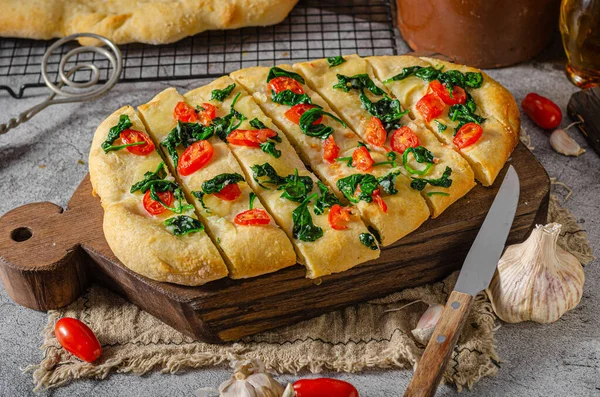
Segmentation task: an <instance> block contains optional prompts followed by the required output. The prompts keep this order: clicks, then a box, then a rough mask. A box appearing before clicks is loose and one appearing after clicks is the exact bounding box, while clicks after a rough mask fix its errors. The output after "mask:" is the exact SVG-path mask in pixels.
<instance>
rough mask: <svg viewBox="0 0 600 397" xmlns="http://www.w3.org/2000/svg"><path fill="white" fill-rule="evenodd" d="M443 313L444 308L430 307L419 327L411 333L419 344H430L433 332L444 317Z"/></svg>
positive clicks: (441, 306) (422, 317)
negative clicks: (441, 317) (442, 316)
mask: <svg viewBox="0 0 600 397" xmlns="http://www.w3.org/2000/svg"><path fill="white" fill-rule="evenodd" d="M442 311H444V306H443V305H438V304H436V305H431V306H429V308H428V309H427V310H425V312H424V313H423V314H422V315H421V318H420V319H419V322H418V323H417V327H416V328H415V329H413V330H412V331H411V333H412V334H413V336H414V337H415V339H416V340H417V341H418V342H419V343H422V344H424V345H426V344H427V343H428V342H429V339H431V335H433V330H434V329H435V326H436V325H437V323H438V321H439V319H440V316H441V315H442Z"/></svg>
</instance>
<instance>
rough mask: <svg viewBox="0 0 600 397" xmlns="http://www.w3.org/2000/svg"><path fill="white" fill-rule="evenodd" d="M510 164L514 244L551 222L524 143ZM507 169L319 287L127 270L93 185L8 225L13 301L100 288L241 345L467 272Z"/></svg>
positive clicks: (541, 176)
mask: <svg viewBox="0 0 600 397" xmlns="http://www.w3.org/2000/svg"><path fill="white" fill-rule="evenodd" d="M509 162H510V163H512V164H513V165H514V167H515V168H516V170H517V172H518V174H519V177H520V180H521V197H520V200H519V207H518V209H517V214H516V217H515V220H514V223H513V226H512V230H511V233H510V236H509V238H508V243H509V244H513V243H516V242H520V241H522V240H524V239H525V238H526V237H527V236H528V234H529V232H530V231H531V229H532V227H533V226H534V225H535V224H536V223H545V222H546V216H547V211H548V201H549V193H550V180H549V178H548V175H547V174H546V171H545V170H544V168H543V167H542V166H541V164H540V163H538V162H537V160H536V159H535V158H534V157H533V155H532V154H531V152H529V150H527V148H525V146H523V145H522V144H519V145H518V146H517V148H516V149H515V151H514V153H513V155H512V158H511V160H509ZM506 168H507V167H505V169H504V170H503V171H502V173H501V174H500V176H499V177H498V178H497V181H496V183H495V184H494V185H493V186H492V187H490V188H484V187H482V186H479V185H478V186H476V187H475V188H474V189H473V190H471V192H469V193H468V194H467V195H466V196H465V197H463V198H462V199H460V200H459V201H458V202H456V203H455V204H453V205H452V206H451V207H450V208H449V209H448V210H446V211H445V212H444V213H443V214H442V215H441V216H440V217H438V218H437V219H430V220H428V221H427V222H425V223H424V224H423V225H422V226H421V227H420V228H419V229H418V230H417V231H415V232H413V233H412V234H410V235H409V236H407V237H405V238H403V239H401V240H400V241H398V242H397V243H396V244H394V245H392V246H390V247H386V248H385V249H383V250H382V252H381V257H380V258H379V259H377V260H375V261H371V262H367V263H365V264H362V265H360V266H357V267H355V268H353V269H350V270H348V271H346V272H343V273H339V274H334V275H331V276H327V277H324V278H322V279H321V280H319V281H315V280H309V279H306V278H305V271H304V268H303V267H302V266H300V265H296V266H292V267H291V268H287V269H283V270H281V271H278V272H276V273H273V274H268V275H264V276H261V277H256V278H252V279H246V280H230V279H225V280H218V281H215V282H212V283H209V284H207V285H204V286H201V287H184V286H180V285H174V284H169V283H161V282H156V281H153V280H150V279H147V278H145V277H143V276H140V275H138V274H136V273H134V272H132V271H130V270H129V269H127V268H126V267H125V266H124V265H123V264H121V262H119V260H118V259H117V258H116V257H115V256H114V255H113V253H112V251H111V250H110V248H109V247H108V245H107V243H106V240H105V239H104V235H103V232H102V217H103V210H102V207H101V206H100V200H99V199H98V198H96V197H93V196H92V187H91V184H90V180H89V177H86V178H85V179H84V180H83V182H82V183H81V185H79V187H78V188H77V190H76V191H75V193H74V194H73V197H72V198H71V201H70V202H69V205H68V207H67V208H66V209H64V210H63V209H62V208H60V207H59V206H57V205H54V204H51V203H48V202H45V203H35V204H28V205H24V206H22V207H19V208H16V209H14V210H12V211H10V212H8V213H6V214H5V215H4V216H3V217H2V218H0V276H1V279H2V282H3V283H4V287H5V288H6V291H7V292H8V294H9V295H10V297H11V298H12V299H13V300H14V301H15V302H17V303H19V304H21V305H23V306H26V307H29V308H32V309H36V310H49V309H55V308H59V307H62V306H65V305H67V304H69V303H71V302H73V301H74V300H75V299H76V298H77V297H78V296H79V295H81V294H82V293H83V292H84V291H85V290H86V288H87V287H88V286H89V284H90V282H98V283H100V284H102V285H105V286H107V287H108V288H110V289H112V290H114V291H116V292H117V293H119V294H121V295H122V296H124V297H126V298H127V299H129V300H130V301H131V302H133V303H134V304H136V305H138V306H139V307H141V308H142V309H144V310H146V311H147V312H149V313H150V314H152V315H153V316H155V317H157V318H159V319H161V320H162V321H164V322H165V323H167V324H169V325H171V326H172V327H174V328H176V329H178V330H179V331H181V332H183V333H185V334H187V335H190V336H192V337H195V338H198V339H200V340H202V341H206V342H222V341H232V340H236V339H239V338H241V337H243V336H246V335H251V334H253V333H257V332H260V331H264V330H267V329H271V328H275V327H280V326H283V325H288V324H292V323H295V322H298V321H301V320H305V319H308V318H311V317H315V316H318V315H320V314H322V313H325V312H328V311H331V310H335V309H339V308H341V307H344V306H347V305H351V304H354V303H357V302H363V301H366V300H369V299H374V298H377V297H381V296H384V295H387V294H389V293H392V292H394V291H398V290H401V289H404V288H408V287H414V286H417V285H421V284H425V283H431V282H434V281H437V280H440V279H442V278H443V277H445V276H447V275H448V274H450V273H451V272H452V271H454V270H456V269H458V268H459V267H460V266H461V264H462V261H463V260H464V258H465V256H466V254H467V252H468V250H469V248H470V246H471V243H472V241H473V239H474V238H475V235H476V234H477V231H478V229H479V227H480V226H481V224H482V223H483V219H484V218H485V215H486V213H487V211H488V209H489V208H490V206H491V204H492V201H493V199H494V196H495V194H496V192H497V191H498V188H499V186H500V184H501V182H502V179H503V177H504V173H505V172H506Z"/></svg>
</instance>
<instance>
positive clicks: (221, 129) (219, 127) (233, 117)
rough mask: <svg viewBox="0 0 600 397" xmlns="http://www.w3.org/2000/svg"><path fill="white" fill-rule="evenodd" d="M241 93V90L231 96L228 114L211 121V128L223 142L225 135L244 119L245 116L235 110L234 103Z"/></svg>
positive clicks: (225, 138) (225, 139)
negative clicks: (233, 96)
mask: <svg viewBox="0 0 600 397" xmlns="http://www.w3.org/2000/svg"><path fill="white" fill-rule="evenodd" d="M241 94H242V93H241V92H238V93H237V95H236V96H235V98H233V101H232V102H231V110H230V111H229V114H228V115H226V116H223V117H217V118H215V119H214V120H213V121H212V124H211V127H212V128H213V131H214V134H215V135H216V136H218V137H219V139H221V140H222V141H224V142H225V141H227V137H228V136H229V134H231V131H233V130H235V129H236V128H238V127H239V126H240V125H241V124H242V121H244V120H246V116H244V115H243V114H241V113H240V112H238V111H237V110H235V104H236V102H237V101H238V99H239V98H240V95H241Z"/></svg>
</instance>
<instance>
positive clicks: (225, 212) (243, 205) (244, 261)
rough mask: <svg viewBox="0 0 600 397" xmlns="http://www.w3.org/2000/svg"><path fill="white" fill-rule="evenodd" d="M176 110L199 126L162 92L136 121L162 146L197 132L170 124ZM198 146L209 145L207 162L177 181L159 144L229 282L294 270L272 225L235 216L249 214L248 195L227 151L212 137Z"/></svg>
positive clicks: (176, 98) (256, 204)
mask: <svg viewBox="0 0 600 397" xmlns="http://www.w3.org/2000/svg"><path fill="white" fill-rule="evenodd" d="M177 106H179V107H180V109H183V110H184V111H186V110H187V111H189V112H191V115H190V114H188V115H187V118H185V117H184V116H178V117H179V118H185V120H188V121H190V117H192V118H194V119H195V118H198V117H199V116H200V120H199V121H203V120H202V116H203V114H202V111H200V115H199V116H198V115H197V114H198V113H197V112H196V110H195V109H194V108H193V107H191V106H189V105H188V104H187V103H186V101H185V98H184V97H183V96H181V95H180V94H179V93H178V92H177V91H176V90H175V89H174V88H168V89H166V90H164V91H162V92H161V93H159V94H158V95H156V96H155V97H154V98H153V99H152V100H151V101H150V102H148V103H147V104H144V105H142V106H139V108H138V109H139V112H140V116H141V117H142V119H143V121H144V123H145V124H146V126H147V127H148V131H149V132H150V134H151V135H152V137H153V138H154V140H155V142H156V143H157V144H159V142H165V140H167V139H168V138H169V136H170V134H171V136H173V134H175V133H177V128H180V129H183V130H185V129H191V128H193V127H200V125H198V123H197V121H195V120H194V121H193V122H192V123H185V122H184V123H181V124H179V125H178V120H177V119H176V118H175V108H176V107H177ZM207 108H208V106H207ZM194 115H196V116H194ZM209 118H210V117H209ZM204 121H205V122H208V121H209V120H204ZM182 134H184V133H183V132H182ZM190 139H193V138H190ZM200 143H202V144H207V145H209V147H210V148H211V149H212V156H211V157H210V160H208V162H207V163H206V164H205V165H203V166H202V167H201V168H200V169H198V170H196V171H195V172H192V173H191V174H189V175H187V172H185V173H186V175H183V173H182V172H181V170H180V169H178V167H177V164H175V159H174V157H173V155H172V153H169V151H168V150H166V148H165V146H164V144H161V149H162V150H163V154H164V157H165V158H166V159H167V161H168V163H169V165H170V167H171V169H172V170H174V172H177V178H178V179H179V181H180V183H181V185H182V186H183V188H184V190H185V193H186V195H187V197H189V198H190V200H193V202H194V204H195V206H196V209H197V212H198V214H199V216H200V217H201V218H202V219H203V221H204V222H205V223H206V225H207V227H208V230H207V231H208V233H210V234H211V236H212V237H213V240H214V241H216V242H217V245H218V247H219V248H220V249H221V252H222V253H223V257H224V258H225V262H226V263H227V266H228V268H229V276H230V277H231V278H235V279H239V278H247V277H254V276H258V275H261V274H265V273H270V272H274V271H276V270H279V269H281V268H284V267H287V266H291V265H293V264H295V263H296V255H295V253H294V249H293V247H292V244H291V242H290V241H289V239H288V238H287V236H286V235H285V233H284V232H283V231H282V230H281V229H280V228H279V227H278V226H277V224H276V223H275V222H274V221H267V223H266V224H263V223H261V224H256V225H250V224H246V222H243V221H240V219H241V218H240V217H241V216H243V215H240V214H247V212H246V211H249V210H250V200H251V197H250V195H251V194H253V192H252V189H250V187H249V186H248V184H247V182H246V181H245V178H244V173H243V171H242V170H241V168H240V166H239V164H238V162H237V160H236V159H235V157H234V156H233V154H232V153H231V151H230V150H229V148H228V147H227V145H226V144H225V143H223V142H222V141H221V140H219V139H218V138H216V137H214V136H213V137H210V138H208V139H207V140H206V141H205V142H200ZM185 145H189V146H188V149H189V150H190V151H191V150H192V148H193V145H195V143H194V144H191V142H185ZM185 145H183V144H182V145H178V146H177V147H176V150H177V153H178V164H180V163H182V162H183V161H185V155H184V152H185V151H186V150H187V149H186V148H184V146H185ZM188 153H189V152H188ZM175 170H177V171H175ZM224 181H225V182H224ZM215 182H220V183H217V185H219V186H216V184H215ZM234 184H236V185H237V188H235V186H233V185H234ZM220 186H223V189H225V188H226V187H227V186H229V188H227V191H231V192H232V193H229V194H227V191H225V192H223V190H216V191H215V189H217V188H219V187H220ZM231 188H233V190H232V189H231ZM252 210H253V211H254V213H257V211H258V212H260V211H262V212H264V211H265V210H264V206H263V204H262V203H261V200H259V199H256V200H254V201H253V203H252Z"/></svg>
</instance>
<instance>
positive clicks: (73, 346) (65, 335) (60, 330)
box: [54, 317, 102, 363]
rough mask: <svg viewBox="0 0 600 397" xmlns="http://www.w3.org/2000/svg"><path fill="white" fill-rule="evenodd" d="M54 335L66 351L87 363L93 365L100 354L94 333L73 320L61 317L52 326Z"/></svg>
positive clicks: (100, 349) (100, 348)
mask: <svg viewBox="0 0 600 397" xmlns="http://www.w3.org/2000/svg"><path fill="white" fill-rule="evenodd" d="M54 335H55V336H56V339H57V340H58V343H60V345H61V346H62V347H63V348H65V350H66V351H68V352H69V353H71V354H73V355H74V356H75V357H77V358H79V359H81V360H83V361H87V362H88V363H93V362H94V361H96V360H97V359H98V357H100V355H101V354H102V347H101V346H100V342H98V338H96V335H94V331H92V330H91V329H90V328H89V327H88V326H87V325H85V324H84V323H82V322H81V321H79V320H77V319H75V318H71V317H63V318H61V319H60V320H58V321H57V322H56V325H55V326H54Z"/></svg>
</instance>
